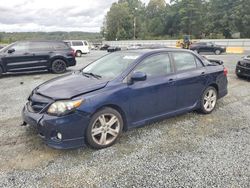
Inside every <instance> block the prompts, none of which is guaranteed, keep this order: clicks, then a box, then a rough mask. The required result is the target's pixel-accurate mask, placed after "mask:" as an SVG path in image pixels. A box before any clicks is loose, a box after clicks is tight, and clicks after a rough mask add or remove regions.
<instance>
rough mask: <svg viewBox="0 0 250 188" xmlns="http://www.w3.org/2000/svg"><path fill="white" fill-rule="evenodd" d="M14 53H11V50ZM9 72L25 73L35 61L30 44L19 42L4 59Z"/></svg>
mask: <svg viewBox="0 0 250 188" xmlns="http://www.w3.org/2000/svg"><path fill="white" fill-rule="evenodd" d="M10 49H11V50H12V51H9V50H10ZM2 60H3V63H4V65H5V67H6V70H7V72H18V71H25V70H27V69H28V67H29V65H30V62H31V61H33V60H34V55H33V54H31V53H30V52H29V42H18V43H15V44H14V45H12V46H11V47H10V48H9V49H8V50H7V51H6V52H5V54H4V57H3V58H2Z"/></svg>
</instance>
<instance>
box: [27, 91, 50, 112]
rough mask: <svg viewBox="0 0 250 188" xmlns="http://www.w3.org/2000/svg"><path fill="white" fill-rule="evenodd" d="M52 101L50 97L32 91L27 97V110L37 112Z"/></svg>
mask: <svg viewBox="0 0 250 188" xmlns="http://www.w3.org/2000/svg"><path fill="white" fill-rule="evenodd" d="M52 102H53V101H52V99H50V98H47V97H44V96H42V95H40V94H38V93H33V94H32V95H31V96H30V97H29V103H28V110H29V111H31V112H34V113H39V112H41V111H42V110H44V109H45V108H46V107H47V106H48V105H49V104H51V103H52Z"/></svg>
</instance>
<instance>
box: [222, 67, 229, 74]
mask: <svg viewBox="0 0 250 188" xmlns="http://www.w3.org/2000/svg"><path fill="white" fill-rule="evenodd" d="M223 72H224V75H225V76H227V73H228V71H227V68H225V67H224V70H223Z"/></svg>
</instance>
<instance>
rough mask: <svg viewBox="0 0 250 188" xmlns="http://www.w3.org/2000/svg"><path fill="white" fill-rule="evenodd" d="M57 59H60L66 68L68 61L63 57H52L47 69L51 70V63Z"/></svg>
mask: <svg viewBox="0 0 250 188" xmlns="http://www.w3.org/2000/svg"><path fill="white" fill-rule="evenodd" d="M57 59H61V60H63V61H65V63H66V66H67V67H68V61H67V59H66V58H65V57H63V56H54V57H51V58H50V60H49V68H52V63H53V61H55V60H57Z"/></svg>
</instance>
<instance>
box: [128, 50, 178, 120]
mask: <svg viewBox="0 0 250 188" xmlns="http://www.w3.org/2000/svg"><path fill="white" fill-rule="evenodd" d="M133 72H144V73H146V75H147V79H146V80H145V81H138V82H135V83H133V84H132V85H129V86H128V91H129V92H128V96H129V97H130V100H129V101H130V116H131V117H132V121H133V122H143V121H146V120H147V119H150V118H154V117H157V116H159V115H163V114H166V113H168V112H171V111H174V110H175V106H176V86H175V81H174V79H175V75H174V73H173V68H172V65H171V61H170V57H169V55H168V53H160V54H155V55H152V56H149V57H147V58H145V59H144V60H143V61H142V62H141V63H140V64H139V65H138V66H137V67H136V68H135V69H134V70H133Z"/></svg>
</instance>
